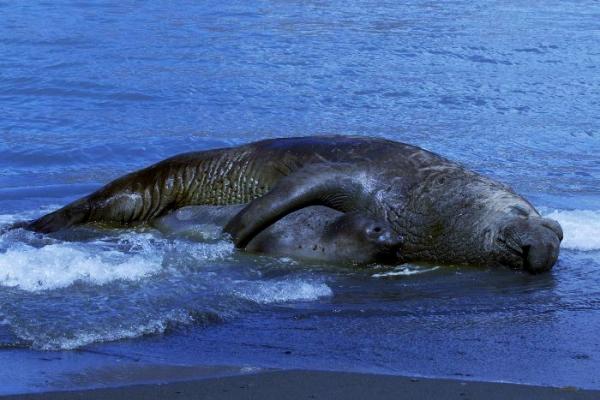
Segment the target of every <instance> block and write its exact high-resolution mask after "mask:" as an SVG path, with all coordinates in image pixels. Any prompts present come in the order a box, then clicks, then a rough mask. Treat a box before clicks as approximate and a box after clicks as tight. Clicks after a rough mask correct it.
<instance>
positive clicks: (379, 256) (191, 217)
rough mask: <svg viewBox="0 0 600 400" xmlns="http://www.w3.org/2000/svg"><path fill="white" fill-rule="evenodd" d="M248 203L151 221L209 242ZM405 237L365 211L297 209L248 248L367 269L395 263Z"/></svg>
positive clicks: (164, 229)
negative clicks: (378, 264)
mask: <svg viewBox="0 0 600 400" xmlns="http://www.w3.org/2000/svg"><path fill="white" fill-rule="evenodd" d="M243 207H244V205H237V206H236V205H234V206H188V207H183V208H180V209H178V210H176V211H174V212H172V213H169V214H167V215H165V216H162V217H159V218H156V219H155V220H153V221H152V223H151V224H152V226H154V227H155V228H157V229H158V230H160V231H161V232H162V233H164V234H167V235H175V236H184V237H188V238H191V239H195V238H199V239H205V237H206V234H207V232H208V233H209V234H211V233H212V234H213V235H214V234H215V230H214V229H213V228H217V229H218V230H221V229H222V228H223V227H224V226H225V225H226V224H227V222H229V220H231V218H233V217H234V216H235V215H236V214H237V213H238V212H240V211H241V210H242V208H243ZM401 245H402V238H401V237H399V236H398V235H397V234H396V233H395V232H394V230H393V229H392V227H391V226H390V225H389V224H387V223H385V222H383V221H377V220H375V219H373V218H371V217H369V216H366V215H364V214H361V213H346V214H345V213H341V212H339V211H336V210H334V209H331V208H328V207H323V206H312V207H306V208H303V209H301V210H298V211H295V212H293V213H291V214H289V215H287V216H285V217H283V218H282V219H280V220H279V221H277V222H275V223H274V224H273V225H271V226H269V227H268V228H266V229H264V230H263V231H262V232H260V233H259V234H257V235H256V236H255V237H254V238H252V239H251V240H250V242H249V243H248V244H247V245H246V250H247V251H250V252H254V253H264V254H268V255H275V256H285V257H293V258H298V259H305V260H311V261H324V262H328V263H342V264H353V265H363V264H371V263H376V262H377V263H390V262H391V263H393V262H395V261H396V256H397V254H398V252H399V250H400V249H401Z"/></svg>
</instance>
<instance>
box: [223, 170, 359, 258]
mask: <svg viewBox="0 0 600 400" xmlns="http://www.w3.org/2000/svg"><path fill="white" fill-rule="evenodd" d="M356 171H363V172H360V173H358V174H357V172H356ZM364 171H366V169H365V168H357V167H356V165H350V164H343V163H319V164H311V165H309V166H306V167H304V168H301V169H300V170H298V171H296V172H294V173H292V174H290V175H288V176H286V177H284V178H282V179H281V180H280V181H279V182H277V184H276V185H275V186H274V187H273V189H272V190H271V191H269V192H268V193H267V194H265V195H264V196H262V197H260V198H258V199H255V200H253V201H252V202H251V203H250V204H248V206H246V207H245V208H244V209H243V210H242V211H240V212H239V213H238V214H237V215H236V216H235V217H234V218H233V219H232V220H231V221H229V223H228V224H227V225H226V226H225V232H227V233H229V234H230V235H231V236H232V238H233V241H234V243H235V245H236V246H237V247H242V248H243V247H245V246H246V245H247V244H248V242H250V240H252V238H254V236H256V235H257V234H258V233H260V232H261V231H262V230H263V229H265V228H267V227H268V226H270V225H271V224H273V223H275V222H276V221H277V220H279V219H281V218H283V217H284V216H286V215H287V214H289V213H291V212H293V211H296V210H299V209H301V208H304V207H308V206H314V205H322V206H327V207H330V208H333V209H335V210H338V211H342V212H348V211H355V210H360V209H364V208H366V207H365V204H366V203H367V202H368V200H367V199H369V198H370V197H371V196H368V194H367V190H366V188H365V185H366V183H367V182H368V180H369V179H370V177H369V176H368V173H366V172H364Z"/></svg>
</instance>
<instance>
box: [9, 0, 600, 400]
mask: <svg viewBox="0 0 600 400" xmlns="http://www.w3.org/2000/svg"><path fill="white" fill-rule="evenodd" d="M598 43H600V5H599V4H598V2H596V1H585V0H581V1H543V2H542V1H531V2H520V1H503V2H494V1H478V2H471V1H448V2H443V3H439V4H436V3H434V2H424V1H393V2H388V1H352V2H347V1H346V2H342V1H329V2H320V1H286V2H274V1H257V2H243V1H239V2H236V1H233V2H213V1H207V2H192V1H178V2H157V1H151V2H139V1H129V0H128V1H102V2H95V1H87V2H83V1H52V2H50V1H47V2H44V1H40V2H6V1H4V2H0V115H1V116H2V117H1V118H0V230H1V229H2V228H1V227H2V226H6V225H8V224H10V223H11V222H14V221H17V220H22V219H29V218H33V217H36V216H39V215H41V214H43V213H45V212H48V211H50V210H53V209H55V208H58V207H60V206H61V205H64V204H66V203H67V202H69V201H71V200H73V199H75V198H78V197H80V196H82V195H84V194H86V193H89V192H90V191H92V190H94V189H96V188H99V187H100V186H101V185H103V184H105V183H107V182H108V181H110V180H111V179H114V178H116V177H118V176H120V175H122V174H124V173H126V172H129V171H132V170H135V169H137V168H141V167H143V166H146V165H148V164H151V163H154V162H156V161H158V160H161V159H163V158H165V157H167V156H171V155H174V154H177V153H180V152H186V151H191V150H202V149H209V148H215V147H222V146H230V145H236V144H241V143H245V142H249V141H253V140H258V139H262V138H272V137H281V136H300V135H313V134H324V133H346V134H359V135H372V136H381V137H386V138H390V139H394V140H398V141H404V142H408V143H412V144H416V145H419V146H422V147H424V148H426V149H429V150H432V151H435V152H438V153H440V154H442V155H444V156H446V157H448V158H451V159H454V160H457V161H459V162H461V163H463V164H465V165H467V166H468V167H470V168H472V169H474V170H476V171H479V172H481V173H483V174H486V175H488V176H491V177H493V178H495V179H498V180H500V181H502V182H504V183H507V184H509V185H511V186H512V187H513V188H514V189H515V190H517V191H518V192H519V193H521V194H523V195H525V196H526V197H527V198H528V199H530V200H531V201H532V202H533V203H534V204H535V205H536V206H537V207H538V208H539V209H540V210H541V211H542V213H543V214H544V215H547V216H550V217H552V218H555V219H557V220H558V221H559V222H560V223H561V224H562V226H563V228H564V231H565V239H564V241H563V245H562V250H561V255H560V258H559V261H558V263H557V265H556V266H555V268H554V269H553V270H552V271H551V272H550V273H548V274H544V275H538V276H530V275H527V274H523V273H520V272H515V271H509V270H501V269H493V268H486V267H485V266H483V267H481V268H450V267H439V268H438V267H435V266H428V267H424V266H416V265H405V266H399V267H396V268H383V267H378V266H372V267H370V268H366V269H353V268H350V267H347V268H346V267H343V266H341V267H332V266H327V265H317V264H307V263H301V262H297V261H293V260H290V259H281V258H270V257H259V256H252V255H248V254H243V253H239V252H236V251H235V250H234V249H233V246H232V245H231V244H230V243H229V242H228V241H227V240H224V239H222V238H220V237H219V236H211V235H210V234H207V237H206V240H203V241H190V240H187V239H183V238H181V239H177V238H170V237H164V236H161V235H160V234H159V233H158V232H156V231H153V230H151V229H137V230H126V229H124V230H115V231H94V230H92V229H85V228H84V229H81V230H80V232H79V234H78V237H77V239H74V238H73V237H69V236H65V235H61V234H55V235H39V234H34V233H31V232H25V231H22V230H16V231H10V232H5V233H2V234H0V393H18V392H28V391H42V390H48V389H56V388H74V387H81V386H98V385H110V384H111V383H110V382H108V381H106V382H104V381H101V380H98V379H94V377H95V376H98V374H97V373H96V372H95V371H100V370H106V369H107V368H108V369H110V368H113V367H115V366H121V367H122V366H123V365H126V366H128V368H129V367H131V368H134V367H135V366H153V365H179V366H199V365H234V366H241V367H246V368H255V367H257V368H320V369H334V370H348V371H364V372H379V373H388V374H411V375H424V376H436V377H442V376H443V377H457V378H461V379H479V380H481V379H483V380H493V381H510V382H521V383H533V384H541V385H552V386H577V387H586V388H596V389H598V388H600V378H599V376H598V373H597V371H598V370H599V369H600V340H599V339H598V333H599V332H600V156H599V154H600V46H599V45H598ZM81 374H87V375H86V376H88V377H89V378H87V380H86V379H81V376H82V375H81Z"/></svg>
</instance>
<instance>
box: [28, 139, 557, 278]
mask: <svg viewBox="0 0 600 400" xmlns="http://www.w3.org/2000/svg"><path fill="white" fill-rule="evenodd" d="M243 203H248V205H247V206H246V207H245V208H244V209H243V210H242V211H241V212H240V213H239V214H238V215H237V216H236V217H235V218H233V219H232V220H231V221H230V222H229V223H228V225H227V226H226V231H227V232H229V233H230V234H231V235H232V237H233V239H234V241H235V244H236V245H237V246H238V247H241V248H243V247H245V246H246V245H247V244H248V243H249V242H250V240H251V239H252V238H253V237H254V236H256V234H258V233H259V232H260V231H262V230H263V229H265V228H266V227H268V226H269V225H271V224H272V223H274V222H275V221H277V220H279V219H281V218H282V217H283V216H285V215H287V214H289V213H291V212H293V211H295V210H298V209H301V208H304V207H306V206H309V205H324V206H327V207H330V208H333V209H335V210H338V211H341V212H354V211H357V212H361V213H363V214H365V215H369V216H372V217H373V218H375V219H377V220H382V221H386V222H388V223H389V224H390V225H391V226H392V227H393V229H394V231H395V232H396V233H398V234H399V235H401V236H402V237H403V238H404V244H403V250H402V259H401V260H399V261H400V262H405V261H413V262H431V263H439V264H472V265H473V264H474V265H506V266H509V267H511V268H516V269H526V270H528V271H530V272H532V273H536V272H541V271H546V270H549V269H550V268H552V266H553V265H554V264H555V262H556V260H557V258H558V254H559V247H560V242H561V240H562V229H561V227H560V225H559V224H558V223H557V222H556V221H553V220H550V219H547V218H543V217H541V216H540V214H539V213H538V211H537V210H536V209H535V208H534V207H533V206H532V205H531V204H530V203H529V202H528V201H527V200H525V199H524V198H523V197H521V196H519V195H518V194H516V193H515V192H514V191H513V190H511V189H510V188H509V187H507V186H505V185H503V184H501V183H499V182H496V181H494V180H491V179H489V178H486V177H484V176H482V175H480V174H478V173H476V172H473V171H469V170H467V169H465V168H464V167H462V166H460V165H459V164H457V163H454V162H452V161H450V160H447V159H446V158H444V157H442V156H440V155H437V154H434V153H432V152H429V151H426V150H423V149H421V148H419V147H416V146H412V145H409V144H405V143H400V142H395V141H391V140H386V139H382V138H370V137H360V136H359V137H349V136H317V137H301V138H282V139H270V140H263V141H259V142H254V143H249V144H246V145H242V146H238V147H232V148H223V149H215V150H208V151H202V152H194V153H186V154H181V155H178V156H175V157H172V158H168V159H166V160H164V161H161V162H159V163H157V164H154V165H152V166H150V167H147V168H145V169H142V170H139V171H136V172H133V173H131V174H128V175H125V176H123V177H121V178H119V179H117V180H115V181H113V182H111V183H109V184H108V185H106V186H105V187H103V188H101V189H99V190H98V191H96V192H94V193H92V194H90V195H88V196H86V197H84V198H82V199H79V200H76V201H74V202H73V203H71V204H69V205H67V206H65V207H63V208H62V209H59V210H57V211H55V212H52V213H50V214H47V215H45V216H43V217H41V218H39V219H37V220H35V221H33V222H32V223H30V224H29V225H28V228H29V229H32V230H36V231H39V232H52V231H56V230H59V229H61V228H65V227H68V226H72V225H76V224H81V223H86V222H103V223H113V224H121V225H122V224H129V223H134V222H139V221H149V220H151V219H153V218H156V217H158V216H161V215H163V214H165V213H166V212H168V211H170V210H173V209H177V208H180V207H183V206H186V205H201V204H208V205H224V204H243Z"/></svg>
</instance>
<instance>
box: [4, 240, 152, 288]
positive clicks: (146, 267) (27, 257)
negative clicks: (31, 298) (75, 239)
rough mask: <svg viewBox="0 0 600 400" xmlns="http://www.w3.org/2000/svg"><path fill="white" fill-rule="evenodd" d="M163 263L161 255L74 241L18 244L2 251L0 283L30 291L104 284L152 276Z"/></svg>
mask: <svg viewBox="0 0 600 400" xmlns="http://www.w3.org/2000/svg"><path fill="white" fill-rule="evenodd" d="M161 263H162V258H161V257H160V256H149V255H139V254H136V255H128V254H125V253H122V252H119V251H115V250H108V251H101V252H99V251H98V249H97V248H94V247H92V248H91V249H86V248H76V247H75V245H72V244H51V245H48V246H44V247H41V248H36V247H32V246H27V245H18V246H14V247H11V248H10V249H8V250H7V251H6V252H5V253H0V285H2V286H10V287H18V288H20V289H23V290H27V291H40V290H48V289H57V288H62V287H66V286H69V285H71V284H73V283H74V282H76V281H83V282H88V283H93V284H99V285H101V284H105V283H107V282H110V281H113V280H116V279H122V280H136V279H140V278H142V277H146V276H149V275H152V274H154V273H156V272H157V271H159V270H160V269H161Z"/></svg>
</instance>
